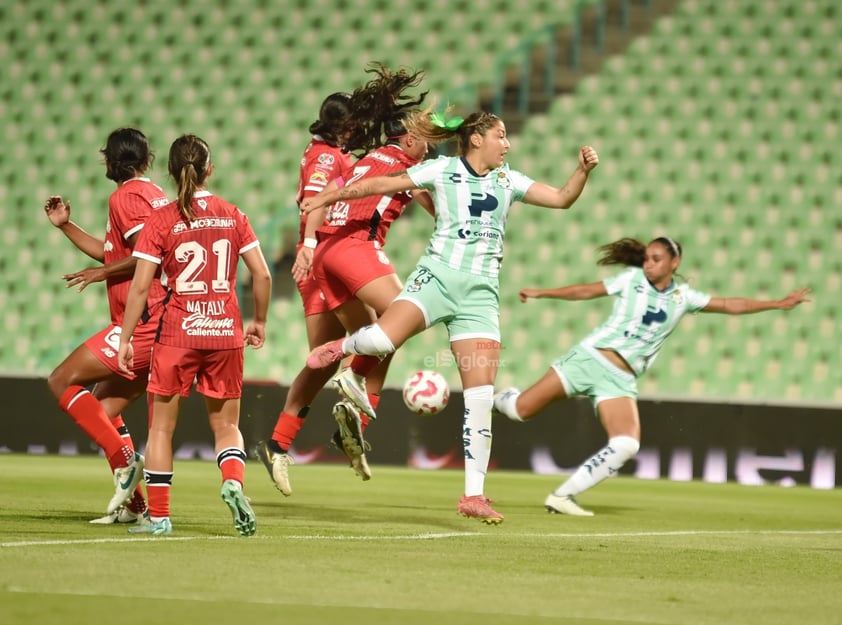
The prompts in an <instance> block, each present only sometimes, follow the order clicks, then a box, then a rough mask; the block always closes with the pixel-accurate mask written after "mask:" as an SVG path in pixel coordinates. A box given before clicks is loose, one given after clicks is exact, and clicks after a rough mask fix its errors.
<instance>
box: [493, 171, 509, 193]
mask: <svg viewBox="0 0 842 625" xmlns="http://www.w3.org/2000/svg"><path fill="white" fill-rule="evenodd" d="M497 186H498V187H500V188H501V189H511V188H512V181H511V179H510V178H509V176H508V175H506V172H504V171H498V172H497Z"/></svg>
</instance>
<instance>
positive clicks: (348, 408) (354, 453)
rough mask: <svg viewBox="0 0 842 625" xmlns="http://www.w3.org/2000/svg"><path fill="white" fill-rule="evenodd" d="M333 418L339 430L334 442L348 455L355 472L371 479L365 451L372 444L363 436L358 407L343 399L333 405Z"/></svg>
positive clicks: (365, 478) (366, 478)
mask: <svg viewBox="0 0 842 625" xmlns="http://www.w3.org/2000/svg"><path fill="white" fill-rule="evenodd" d="M333 418H334V419H336V423H337V425H339V430H338V431H336V432H335V433H334V434H333V438H332V439H331V440H332V442H333V444H334V445H335V446H336V447H337V448H338V449H340V450H341V451H342V452H344V453H345V455H346V456H347V457H348V460H349V461H350V463H351V468H352V469H354V473H356V474H357V475H359V476H360V477H361V478H362V479H363V481H364V482H365V481H367V480H370V479H371V468H370V467H369V466H368V460H367V459H366V457H365V452H366V451H368V450H369V449H371V445H369V444H368V442H367V441H366V440H365V439H364V438H363V430H362V422H361V421H360V415H359V414H358V413H357V410H356V408H354V406H353V405H352V404H351V403H350V402H347V401H341V402H339V403H338V404H336V405H335V406H334V407H333Z"/></svg>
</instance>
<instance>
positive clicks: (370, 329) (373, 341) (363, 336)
mask: <svg viewBox="0 0 842 625" xmlns="http://www.w3.org/2000/svg"><path fill="white" fill-rule="evenodd" d="M342 350H343V351H344V352H345V353H346V354H359V355H361V356H381V355H383V354H391V353H392V352H393V351H395V346H394V344H393V343H392V341H391V340H390V339H389V337H388V336H386V333H385V332H383V330H382V329H381V328H380V326H379V325H377V324H376V323H374V324H372V325H370V326H365V327H364V328H360V329H359V330H357V331H356V332H354V333H353V334H352V335H351V336H349V337H348V338H347V339H345V341H344V342H343V343H342Z"/></svg>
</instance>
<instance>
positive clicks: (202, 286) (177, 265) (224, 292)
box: [134, 191, 259, 350]
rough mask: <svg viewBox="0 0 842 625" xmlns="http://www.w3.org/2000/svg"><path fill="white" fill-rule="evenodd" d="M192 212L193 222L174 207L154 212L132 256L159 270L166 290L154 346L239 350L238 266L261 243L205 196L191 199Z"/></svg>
mask: <svg viewBox="0 0 842 625" xmlns="http://www.w3.org/2000/svg"><path fill="white" fill-rule="evenodd" d="M193 211H194V213H195V215H196V218H195V219H194V220H193V221H187V220H186V219H184V217H183V216H182V214H181V212H180V211H179V210H178V205H177V204H176V203H175V202H173V203H171V204H169V205H167V206H165V207H163V208H161V209H159V210H157V211H153V213H152V216H151V218H150V221H149V224H148V225H147V226H146V227H145V228H144V229H143V231H142V233H141V235H140V238H139V239H138V242H137V245H136V246H135V250H134V255H135V256H137V257H138V258H142V259H144V260H148V261H151V262H154V263H158V264H160V265H161V266H162V269H163V272H164V274H165V275H166V281H167V287H168V288H169V293H168V296H167V298H166V299H165V300H164V301H165V308H164V313H163V317H162V320H161V326H160V329H159V332H158V339H157V342H158V343H161V344H163V345H171V346H173V347H183V348H191V349H214V350H218V349H235V348H239V349H242V348H243V321H242V316H241V313H240V307H239V302H238V301H237V288H236V279H237V263H238V261H239V258H240V255H241V254H243V253H245V252H246V251H248V250H250V249H252V248H253V247H256V246H258V245H259V242H258V240H257V237H256V236H255V234H254V230H253V229H252V227H251V224H249V221H248V218H247V217H246V215H245V214H243V213H242V212H240V210H239V209H238V208H237V207H236V206H234V205H233V204H231V203H229V202H226V201H225V200H223V199H221V198H218V197H216V196H215V195H212V194H211V193H210V192H208V191H200V192H198V193H196V194H195V195H194V196H193Z"/></svg>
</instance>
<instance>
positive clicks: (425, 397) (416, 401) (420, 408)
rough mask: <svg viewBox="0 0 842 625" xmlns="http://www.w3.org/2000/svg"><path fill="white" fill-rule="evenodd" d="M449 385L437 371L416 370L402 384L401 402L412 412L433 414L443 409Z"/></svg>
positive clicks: (448, 396) (447, 396)
mask: <svg viewBox="0 0 842 625" xmlns="http://www.w3.org/2000/svg"><path fill="white" fill-rule="evenodd" d="M448 399H450V387H449V386H448V385H447V380H445V379H444V376H442V374H441V373H439V372H438V371H430V370H425V371H416V372H415V373H413V374H412V375H411V376H409V379H408V380H407V381H406V384H404V385H403V402H404V403H405V404H406V407H407V408H409V409H410V410H411V411H412V412H414V413H416V414H421V415H434V414H436V413H439V412H441V411H442V410H444V407H445V406H447V400H448Z"/></svg>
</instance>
